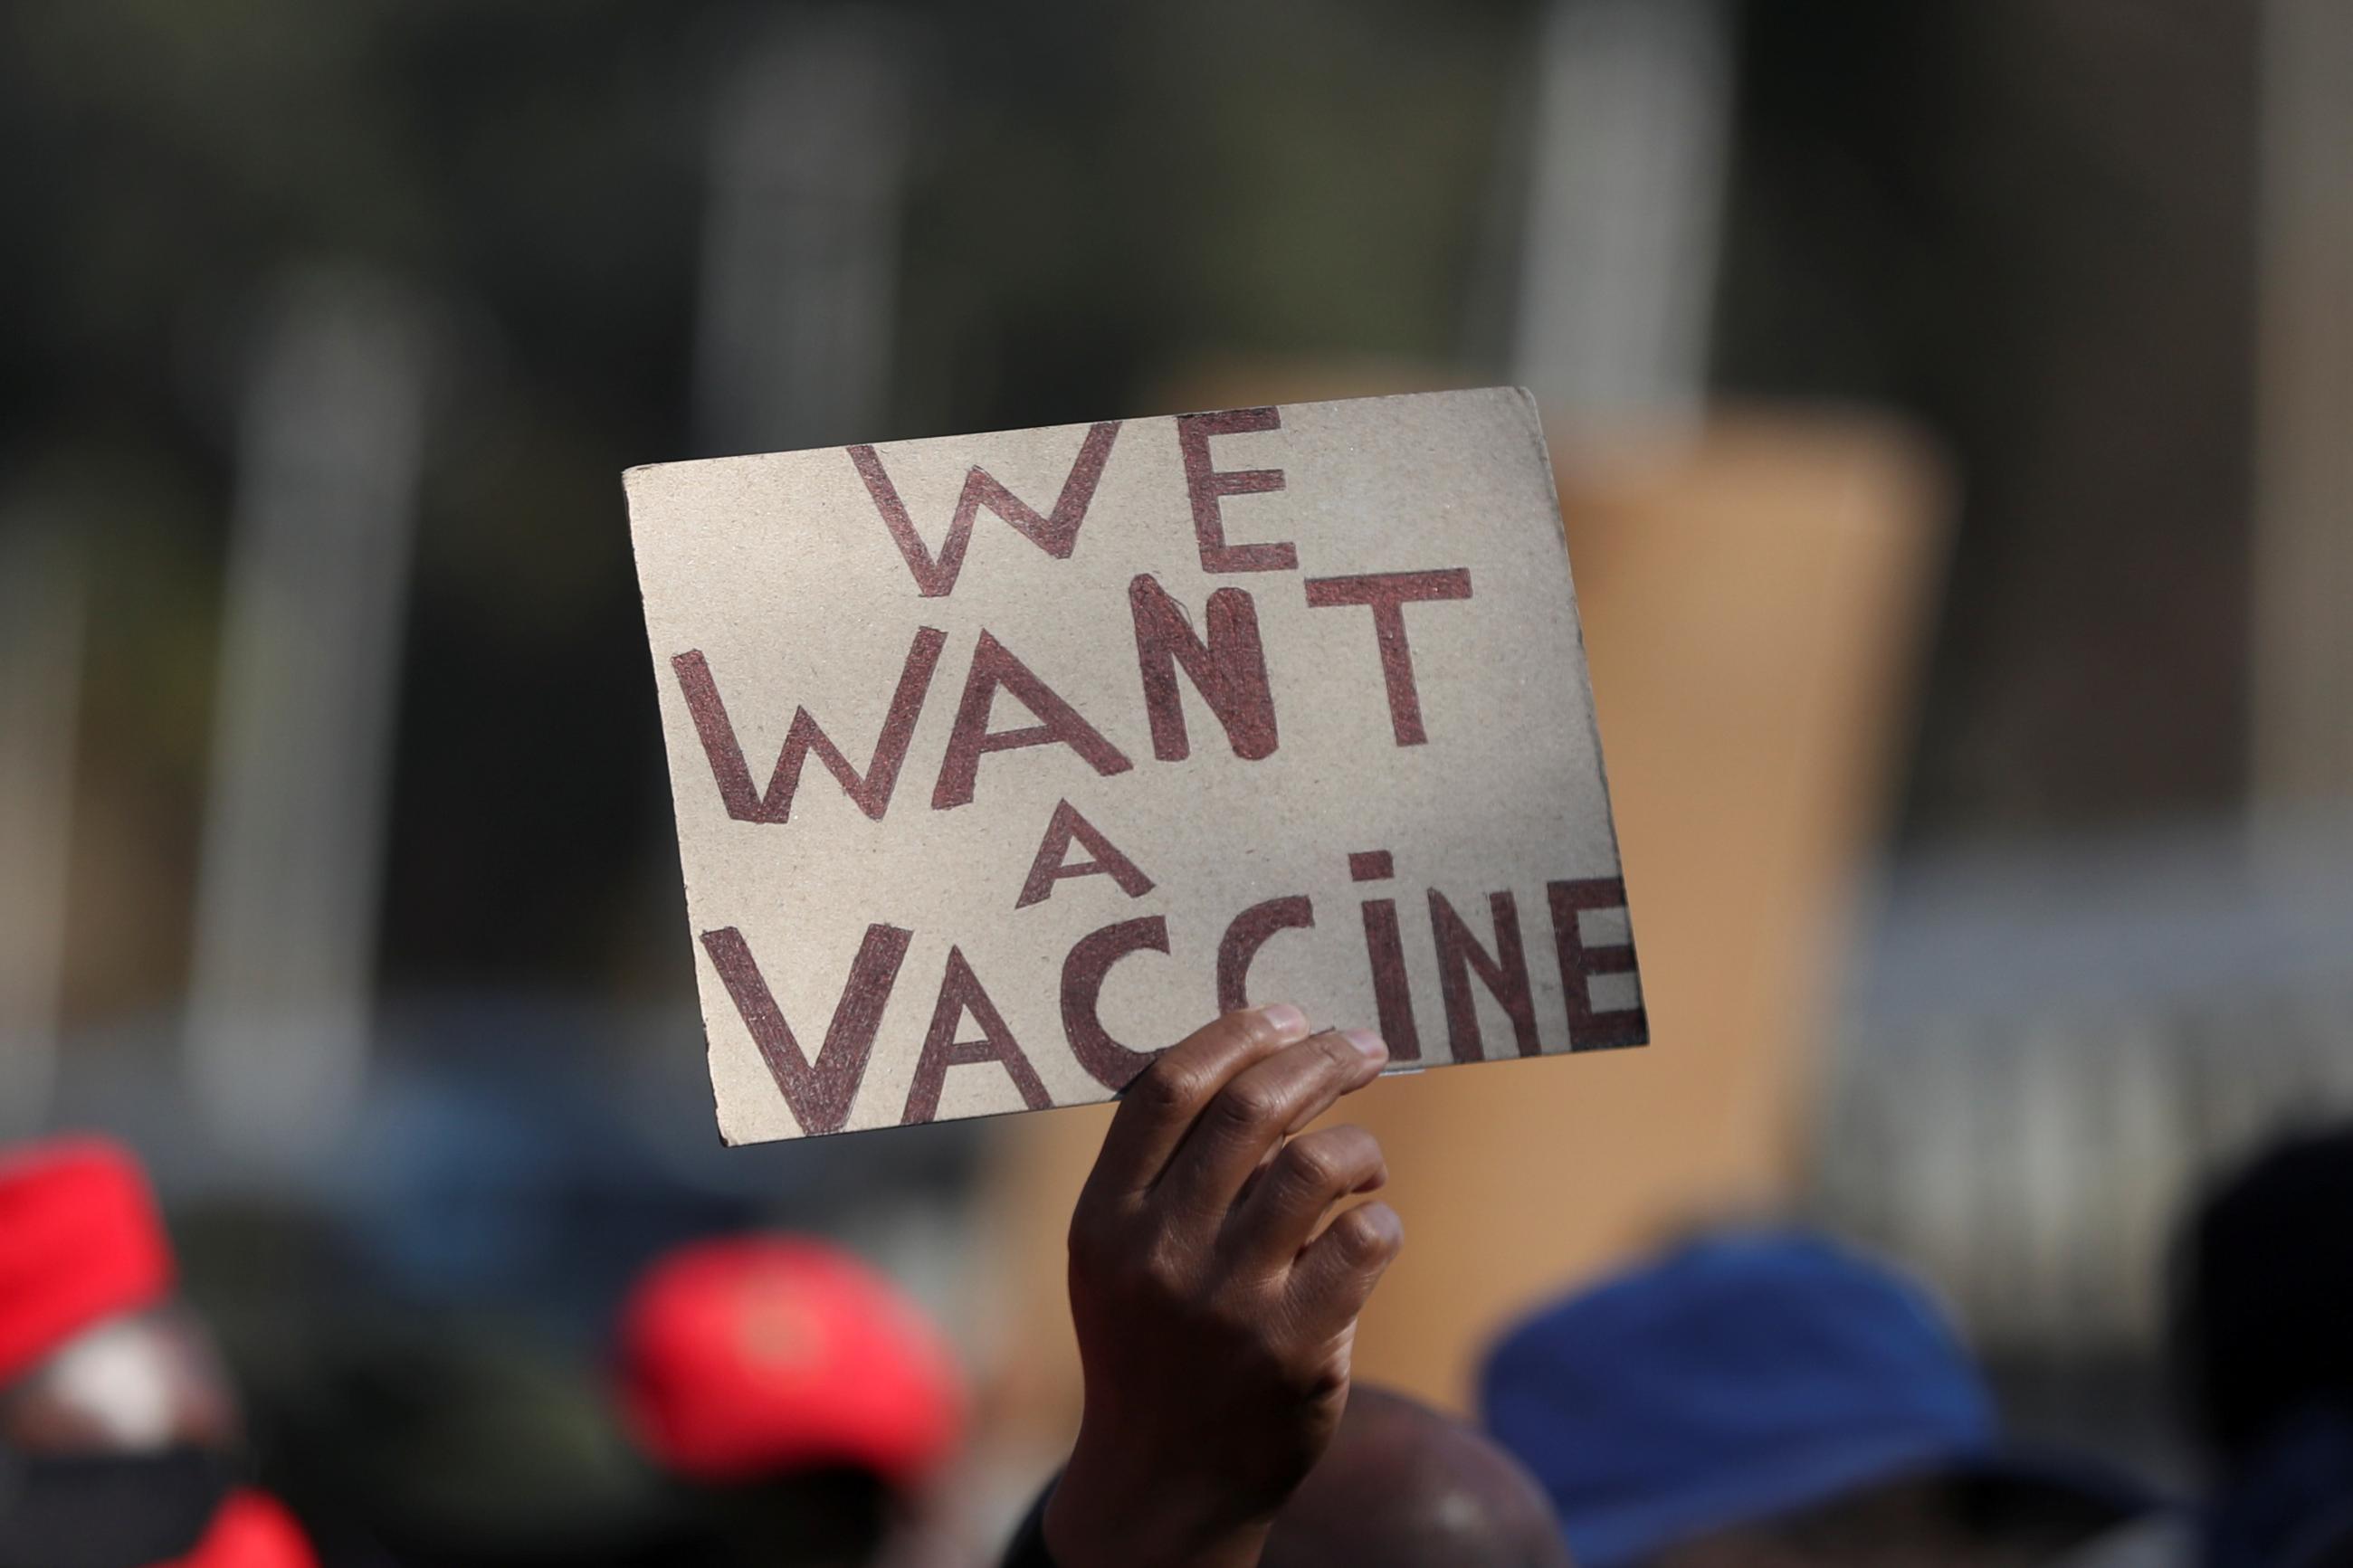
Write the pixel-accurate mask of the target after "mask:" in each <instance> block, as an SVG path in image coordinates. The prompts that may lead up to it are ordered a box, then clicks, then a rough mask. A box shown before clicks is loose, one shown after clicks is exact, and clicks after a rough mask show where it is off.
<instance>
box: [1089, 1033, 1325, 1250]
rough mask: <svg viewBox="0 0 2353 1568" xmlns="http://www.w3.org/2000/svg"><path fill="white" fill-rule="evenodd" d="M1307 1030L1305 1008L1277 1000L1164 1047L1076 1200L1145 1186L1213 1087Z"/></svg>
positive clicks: (1125, 1102) (1128, 1099) (1128, 1097)
mask: <svg viewBox="0 0 2353 1568" xmlns="http://www.w3.org/2000/svg"><path fill="white" fill-rule="evenodd" d="M1306 1035H1307V1015H1306V1014H1304V1013H1303V1012H1301V1011H1300V1010H1299V1009H1298V1008H1296V1007H1294V1006H1293V1005H1291V1004H1289V1003H1287V1002H1279V1003H1276V1004H1275V1005H1272V1006H1271V1007H1259V1008H1255V1009H1253V1010H1251V1011H1249V1012H1244V1013H1229V1014H1227V1015H1226V1016H1224V1017H1222V1018H1219V1020H1218V1021H1217V1022H1215V1023H1213V1024H1210V1025H1208V1026H1205V1027H1203V1028H1199V1029H1196V1030H1195V1031H1194V1032H1193V1033H1192V1034H1190V1035H1188V1036H1187V1037H1185V1038H1184V1039H1183V1040H1181V1041H1179V1042H1178V1043H1177V1044H1176V1045H1174V1046H1171V1047H1169V1048H1168V1049H1167V1050H1166V1051H1164V1052H1162V1053H1161V1054H1160V1056H1159V1058H1157V1059H1155V1061H1154V1062H1153V1064H1152V1065H1151V1066H1150V1067H1148V1068H1145V1069H1144V1071H1143V1072H1142V1073H1140V1074H1138V1075H1137V1077H1136V1079H1135V1081H1134V1083H1131V1084H1129V1085H1128V1086H1127V1089H1126V1091H1125V1093H1124V1094H1123V1095H1122V1097H1121V1099H1120V1104H1119V1110H1118V1111H1117V1113H1116V1114H1114V1115H1113V1117H1112V1122H1111V1131H1109V1132H1107V1133H1105V1134H1104V1135H1103V1152H1101V1153H1100V1154H1098V1155H1096V1156H1095V1164H1094V1170H1093V1172H1092V1173H1090V1174H1089V1176H1088V1177H1087V1186H1086V1192H1085V1193H1084V1194H1082V1198H1081V1201H1082V1203H1083V1202H1085V1201H1086V1200H1087V1199H1090V1198H1093V1199H1101V1198H1104V1197H1109V1196H1113V1195H1116V1194H1133V1193H1139V1192H1142V1191H1144V1190H1145V1188H1147V1187H1149V1186H1151V1185H1152V1184H1153V1183H1154V1182H1155V1180H1157V1179H1158V1178H1159V1176H1160V1173H1161V1171H1162V1169H1163V1168H1164V1167H1165V1166H1166V1164H1167V1163H1168V1157H1169V1156H1170V1155H1171V1154H1173V1153H1174V1152H1176V1147H1177V1145H1178V1144H1180V1143H1182V1142H1184V1141H1185V1134H1186V1132H1187V1130H1189V1129H1190V1128H1191V1127H1192V1125H1193V1120H1194V1118H1195V1117H1197V1116H1198V1115H1199V1114H1200V1113H1201V1108H1202V1107H1203V1106H1205V1105H1207V1104H1208V1103H1209V1101H1210V1100H1212V1099H1213V1098H1214V1097H1215V1096H1216V1095H1217V1093H1218V1091H1219V1090H1220V1089H1224V1088H1225V1087H1226V1085H1227V1083H1228V1082H1229V1080H1230V1079H1233V1077H1234V1076H1235V1075H1236V1074H1238V1073H1240V1072H1241V1071H1243V1070H1244V1069H1245V1068H1249V1067H1250V1064H1252V1063H1253V1062H1256V1061H1259V1060H1261V1058H1266V1057H1269V1056H1271V1055H1273V1054H1274V1053H1275V1052H1277V1051H1279V1050H1281V1049H1282V1048H1283V1047H1285V1046H1287V1045H1289V1044H1291V1043H1292V1042H1293V1041H1295V1040H1300V1039H1303V1038H1305V1037H1306Z"/></svg>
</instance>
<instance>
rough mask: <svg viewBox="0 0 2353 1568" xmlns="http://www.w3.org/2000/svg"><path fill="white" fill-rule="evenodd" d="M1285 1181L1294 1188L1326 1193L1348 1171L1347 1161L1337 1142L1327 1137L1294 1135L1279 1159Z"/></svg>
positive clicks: (1341, 1179) (1340, 1180)
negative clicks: (1296, 1136) (1295, 1136)
mask: <svg viewBox="0 0 2353 1568" xmlns="http://www.w3.org/2000/svg"><path fill="white" fill-rule="evenodd" d="M1278 1163H1280V1164H1281V1165H1282V1168H1283V1180H1284V1181H1285V1182H1287V1183H1289V1184H1291V1185H1292V1186H1293V1187H1294V1188H1298V1189H1302V1190H1304V1191H1309V1192H1324V1191H1328V1190H1330V1189H1331V1188H1332V1187H1334V1186H1336V1185H1338V1184H1340V1183H1341V1182H1342V1181H1343V1180H1344V1179H1345V1176H1346V1174H1347V1161H1346V1160H1345V1155H1344V1151H1343V1150H1342V1149H1341V1148H1340V1147H1339V1145H1338V1143H1337V1142H1335V1141H1334V1140H1331V1139H1326V1138H1294V1139H1293V1140H1292V1141H1291V1142H1290V1143H1289V1144H1288V1145H1286V1146H1285V1147H1284V1149H1283V1151H1282V1154H1281V1155H1280V1156H1279V1158H1278Z"/></svg>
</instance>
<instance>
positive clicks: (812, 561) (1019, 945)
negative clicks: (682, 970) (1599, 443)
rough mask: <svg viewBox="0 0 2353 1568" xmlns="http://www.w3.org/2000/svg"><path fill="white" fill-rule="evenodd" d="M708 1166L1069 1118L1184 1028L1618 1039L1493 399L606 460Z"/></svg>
mask: <svg viewBox="0 0 2353 1568" xmlns="http://www.w3.org/2000/svg"><path fill="white" fill-rule="evenodd" d="M628 497H629V515H630V522H631V528H632V531H633V532H634V534H635V538H636V545H637V559H638V576H639V580H640V583H641V584H642V586H643V589H644V594H645V606H646V625H647V630H648V632H649V636H650V637H651V639H652V644H653V654H654V668H655V677H656V679H657V682H658V683H659V687H660V692H661V708H662V720H663V728H664V733H665V736H666V739H667V742H668V746H669V753H670V781H671V786H672V790H673V792H674V795H675V799H676V805H677V809H678V829H679V846H680V851H681V858H682V859H683V861H684V866H685V873H686V896H687V912H688V915H689V918H690V920H691V924H692V931H693V938H694V946H695V955H696V966H697V975H698V978H699V983H700V986H701V994H702V1012H703V1020H704V1025H705V1027H706V1030H707V1033H708V1036H709V1041H710V1059H711V1078H712V1088H713V1089H714V1091H715V1093H716V1095H717V1099H718V1108H719V1121H720V1128H721V1131H723V1134H724V1135H725V1136H726V1138H727V1140H728V1141H729V1142H755V1141H758V1140H762V1139H771V1138H791V1137H797V1136H800V1135H803V1134H807V1133H821V1132H839V1131H849V1130H856V1129H862V1128H871V1127H890V1126H899V1125H902V1124H905V1123H911V1122H923V1121H938V1120H944V1119H947V1118H952V1117H961V1116H977V1115H987V1114H990V1113H993V1112H998V1111H1011V1110H1043V1109H1045V1108H1047V1107H1049V1106H1056V1105H1072V1104H1080V1103H1084V1102H1088V1101H1092V1100H1106V1099H1109V1098H1111V1097H1112V1096H1113V1095H1114V1094H1116V1093H1117V1092H1118V1091H1119V1089H1121V1088H1123V1087H1124V1085H1125V1084H1126V1083H1127V1082H1128V1081H1129V1079H1132V1078H1133V1077H1134V1075H1135V1074H1136V1073H1137V1072H1138V1071H1140V1070H1141V1069H1142V1068H1143V1067H1144V1066H1145V1063H1147V1062H1148V1061H1149V1060H1150V1059H1151V1057H1152V1054H1153V1053H1154V1052H1155V1051H1157V1050H1159V1049H1162V1048H1164V1047H1167V1046H1170V1045H1173V1044H1174V1043H1176V1040H1178V1039H1179V1038H1181V1037H1184V1036H1185V1035H1187V1033H1189V1032H1191V1030H1192V1029H1194V1028H1195V1027H1197V1026H1198V1025H1200V1024H1202V1023H1204V1022H1206V1021H1207V1020H1208V1019H1209V1018H1210V1017H1211V1016H1215V1015H1216V1014H1217V1013H1219V1012H1220V1011H1226V1010H1230V1009H1233V1008H1237V1007H1240V1006H1244V1005H1250V1004H1254V1003H1262V1002H1271V1001H1293V1002H1296V1003H1298V1004H1299V1005H1302V1006H1303V1007H1304V1008H1305V1009H1306V1010H1307V1012H1308V1015H1309V1016H1310V1017H1311V1018H1312V1019H1314V1020H1315V1022H1316V1023H1317V1024H1318V1026H1340V1025H1349V1024H1366V1025H1369V1026H1375V1027H1377V1028H1378V1029H1379V1031H1380V1033H1381V1034H1382V1036H1383V1037H1385V1038H1386V1039H1387V1040H1388V1045H1389V1050H1390V1055H1391V1058H1392V1068H1391V1070H1392V1071H1398V1070H1410V1069H1413V1068H1421V1067H1427V1066H1437V1065H1440V1064H1443V1063H1451V1062H1477V1061H1487V1060H1496V1059H1502V1058H1514V1057H1529V1056H1536V1055H1541V1054H1546V1053H1552V1052H1560V1051H1571V1050H1585V1049H1591V1048H1598V1047H1614V1046H1627V1045H1638V1044H1641V1042H1642V1041H1643V1040H1644V1039H1645V1038H1646V1024H1645V1020H1644V1015H1643V1012H1642V1007H1641V992H1640V983H1639V979H1638V977H1637V975H1636V973H1635V964H1634V950H1633V945H1632V935H1631V932H1630V927H1629V921H1628V916H1627V912H1626V892H1625V887H1624V884H1623V882H1622V881H1621V880H1620V872H1619V863H1618V848H1617V842H1616V837H1615V835H1614V833H1613V831H1612V829H1611V826H1610V818H1609V796H1608V794H1607V792H1606V790H1605V788H1604V785H1603V783H1602V774H1601V757H1600V753H1599V748H1598V745H1597V742H1596V740H1595V734H1594V724H1593V700H1592V692H1591V690H1590V688H1589V687H1588V682H1587V679H1586V669H1585V658H1584V654H1583V650H1582V647H1581V646H1580V642H1579V635H1578V630H1577V602H1576V597H1575V594H1574V592H1573V590H1572V588H1571V586H1570V582H1569V567H1568V557H1567V551H1566V549H1565V547H1564V545H1563V542H1562V539H1561V532H1560V520H1559V516H1558V512H1557V510H1556V506H1555V503H1554V500H1553V489H1552V469H1551V465H1550V461H1549V459H1548V458H1546V453H1545V447H1544V437H1543V432H1542V429H1541V427H1540V426H1539V425H1538V423H1537V419H1536V415H1535V409H1534V407H1533V405H1531V403H1530V401H1529V399H1528V397H1527V395H1525V393H1521V392H1516V391H1512V390H1508V389H1494V390H1488V391H1482V392H1459V393H1440V394H1430V395H1421V396H1412V397H1385V398H1366V399H1359V400H1354V401H1349V402H1341V403H1311V404H1299V405H1288V406H1284V407H1280V408H1235V409H1227V410H1225V411H1223V412H1219V413H1211V414H1190V415H1185V416H1179V417H1176V418H1160V419H1131V420H1125V421H1118V420H1112V421H1106V422H1104V423H1102V424H1097V425H1089V426H1062V427H1060V428H1054V429H1043V430H1020V431H1013V432H1009V433H1004V434H997V435H988V436H962V437H946V438H943V439H939V440H930V441H908V442H902V443H898V444H895V445H887V446H873V447H848V448H841V447H831V448H827V449H824V450H818V451H807V452H788V453H784V454H780V455H776V456H771V457H751V458H721V459H716V460H712V461H708V462H691V463H669V464H662V465H659V466H656V467H650V468H636V469H632V470H631V471H630V472H629V474H628Z"/></svg>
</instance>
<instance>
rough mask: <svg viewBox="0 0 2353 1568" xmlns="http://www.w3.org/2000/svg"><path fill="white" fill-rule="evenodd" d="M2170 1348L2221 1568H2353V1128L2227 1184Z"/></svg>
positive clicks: (2179, 1279)
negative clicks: (2207, 1486) (2208, 1475)
mask: <svg viewBox="0 0 2353 1568" xmlns="http://www.w3.org/2000/svg"><path fill="white" fill-rule="evenodd" d="M2174 1265H2175V1267H2174V1291H2173V1300H2172V1303H2171V1307H2172V1310H2171V1314H2170V1323H2169V1337H2170V1340H2171V1351H2172V1355H2173V1362H2174V1372H2175V1377H2176V1382H2177V1384H2178V1385H2179V1392H2180V1394H2181V1399H2182V1404H2183V1406H2184V1409H2185V1412H2186V1414H2187V1415H2188V1418H2189V1426H2190V1427H2191V1430H2192V1434H2193V1436H2195V1437H2196V1438H2197V1440H2198V1442H2199V1444H2200V1447H2202V1448H2203V1449H2204V1451H2205V1454H2206V1457H2207V1458H2208V1460H2209V1463H2210V1465H2211V1468H2212V1471H2213V1484H2212V1500H2211V1506H2210V1509H2209V1510H2208V1516H2207V1521H2206V1528H2205V1531H2204V1532H2203V1533H2204V1535H2205V1546H2204V1554H2205V1556H2206V1558H2207V1560H2208V1561H2209V1562H2210V1563H2213V1564H2214V1565H2215V1568H2323V1565H2324V1564H2328V1565H2344V1568H2353V1128H2338V1129H2336V1130H2334V1131H2327V1132H2321V1133H2310V1134H2304V1135H2300V1136H2296V1137H2294V1138H2291V1139H2288V1140H2287V1141H2285V1142H2281V1143H2279V1144H2276V1145H2274V1147H2273V1148H2271V1149H2269V1150H2268V1151H2266V1152H2263V1153H2262V1154H2260V1155H2258V1156H2257V1157H2256V1158H2255V1159H2254V1160H2253V1161H2252V1162H2250V1163H2248V1164H2246V1165H2245V1166H2244V1167H2242V1169H2240V1170H2238V1171H2236V1172H2233V1173H2231V1174H2229V1175H2228V1176H2226V1177H2225V1178H2224V1179H2223V1180H2222V1181H2221V1183H2220V1184H2218V1185H2217V1186H2216V1187H2215V1188H2214V1190H2213V1191H2212V1192H2211V1194H2209V1195H2208V1196H2207V1197H2206V1198H2205V1199H2204V1201H2203V1202H2201V1203H2200V1205H2198V1206H2197V1207H2196V1208H2195V1209H2194V1210H2193V1211H2192V1212H2191V1214H2190V1215H2189V1217H2188V1218H2187V1220H2186V1222H2185V1223H2184V1225H2183V1227H2182V1231H2181V1235H2180V1237H2179V1240H2178V1242H2177V1244H2176V1247H2175V1256H2174Z"/></svg>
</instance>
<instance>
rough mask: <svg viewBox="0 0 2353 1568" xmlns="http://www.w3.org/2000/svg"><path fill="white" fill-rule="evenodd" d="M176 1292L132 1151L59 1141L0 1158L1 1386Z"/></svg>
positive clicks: (167, 1250) (160, 1226)
mask: <svg viewBox="0 0 2353 1568" xmlns="http://www.w3.org/2000/svg"><path fill="white" fill-rule="evenodd" d="M171 1289H172V1249H171V1244H170V1243H169V1242H168V1241H166V1240H165V1239H164V1222H163V1219H162V1217H161V1216H160V1215H158V1214H157V1213H156V1212H155V1198H154V1194H153V1193H151V1192H150V1191H148V1187H147V1178H146V1176H145V1174H144V1173H142V1171H141V1170H140V1168H139V1162H138V1161H137V1160H136V1159H134V1158H133V1157H132V1155H131V1153H130V1152H129V1151H127V1150H125V1149H122V1148H121V1147H120V1146H118V1145H116V1144H114V1143H111V1142H106V1141H105V1140H104V1139H100V1138H58V1139H53V1140H51V1141H49V1142H43V1143H32V1144H27V1145H25V1146H24V1147H22V1148H20V1149H17V1150H15V1151H13V1152H9V1153H7V1154H5V1155H0V1386H5V1384H10V1383H13V1382H15V1381H16V1379H17V1378H18V1377H20V1376H22V1375H23V1374H24V1373H27V1372H29V1371H31V1370H32V1369H33V1367H35V1366H36V1365H37V1364H38V1363H41V1362H43V1361H45V1360H47V1358H48V1356H49V1354H50V1352H54V1351H56V1350H57V1349H58V1347H60V1346H62V1345H63V1344H64V1343H65V1342H67V1341H68V1340H70V1339H72V1338H73V1337H74V1336H75V1335H77V1334H79V1333H80V1332H81V1331H83V1330H85V1329H88V1328H91V1327H93V1326H95V1325H97V1324H99V1323H102V1322H104V1321H106V1320H107V1319H109V1318H112V1317H116V1316H119V1315H120V1314H121V1313H124V1312H133V1311H137V1310H140V1309H142V1308H144V1307H151V1306H153V1305H154V1304H155V1303H156V1302H157V1301H159V1300H162V1299H163V1298H164V1295H165V1294H167V1293H168V1292H169V1291H170V1290H171Z"/></svg>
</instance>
